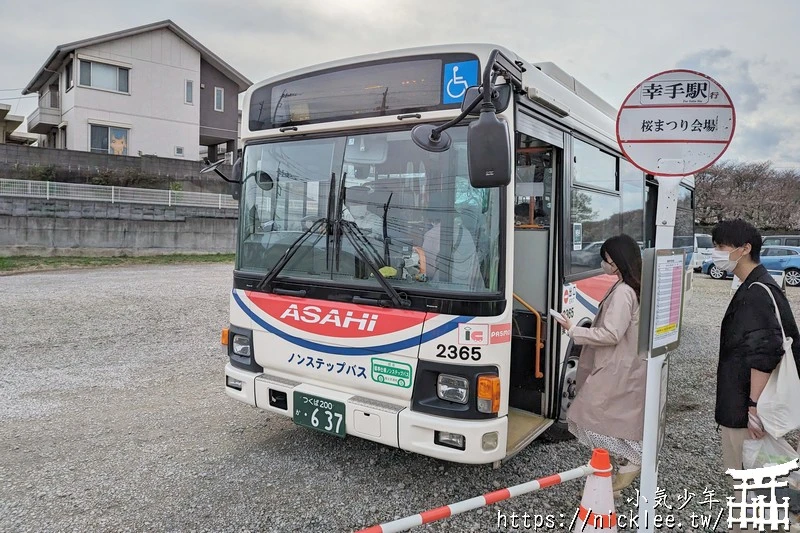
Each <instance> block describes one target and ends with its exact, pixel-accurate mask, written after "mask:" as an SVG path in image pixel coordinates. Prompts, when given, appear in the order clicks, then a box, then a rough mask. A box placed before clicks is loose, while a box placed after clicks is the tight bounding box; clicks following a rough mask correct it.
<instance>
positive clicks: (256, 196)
mask: <svg viewBox="0 0 800 533" xmlns="http://www.w3.org/2000/svg"><path fill="white" fill-rule="evenodd" d="M449 133H450V135H451V136H452V138H453V144H452V146H451V147H450V149H449V150H447V151H446V152H442V153H431V152H426V151H424V150H422V149H421V148H419V147H417V146H416V145H415V144H414V143H413V141H412V140H411V134H410V131H395V132H390V133H369V134H364V135H351V136H337V137H328V138H323V139H302V140H289V141H280V142H271V143H264V144H251V145H248V146H247V147H246V148H245V152H244V157H243V162H244V164H243V177H244V179H243V185H242V204H241V207H242V212H241V216H240V229H239V248H238V253H237V268H238V269H239V270H241V271H245V272H253V273H259V274H265V273H267V272H269V270H270V269H271V268H272V267H273V266H274V265H275V264H276V263H277V262H278V261H279V260H280V258H281V256H282V255H283V253H284V252H285V251H286V249H287V248H288V247H290V246H291V245H292V244H293V242H294V241H296V240H297V239H298V237H300V236H301V235H302V234H303V232H304V231H305V230H307V229H308V228H309V227H311V226H312V225H313V224H314V222H315V221H318V220H320V219H321V218H326V217H329V220H330V221H331V222H333V221H335V220H337V219H340V220H342V221H344V224H346V225H348V226H349V228H352V231H349V232H343V233H345V236H344V237H343V236H342V235H341V234H339V235H334V234H332V233H334V232H330V231H329V230H330V229H331V228H334V227H335V224H329V225H324V224H323V225H321V226H320V229H319V230H316V231H315V232H314V234H313V235H312V236H310V237H309V238H307V239H305V240H304V241H303V243H302V246H301V247H300V248H299V249H298V250H297V252H296V253H295V254H294V255H293V256H292V258H291V259H290V260H289V262H288V263H287V264H286V265H285V267H284V268H283V269H282V270H281V272H280V274H279V277H288V278H292V279H300V280H302V279H308V280H329V281H332V282H335V283H342V284H356V285H363V286H365V287H373V286H377V285H378V281H377V280H376V279H375V277H374V274H373V273H372V270H371V268H369V267H368V265H367V264H366V262H367V261H369V262H371V263H373V265H374V266H375V267H376V268H378V269H380V273H381V274H383V275H384V277H386V279H387V280H388V281H389V283H391V284H392V285H393V286H394V287H395V288H397V290H399V291H413V290H414V289H415V288H419V289H436V290H441V291H453V292H472V293H475V292H477V293H487V294H488V293H496V292H497V291H498V290H499V287H500V280H499V277H500V275H501V274H500V258H499V243H500V222H501V221H500V210H499V205H500V194H499V189H480V190H479V189H474V188H472V187H471V186H470V184H469V177H468V173H467V141H466V128H465V127H456V128H452V129H451V130H449ZM326 228H327V230H326ZM354 241H355V242H354ZM357 247H358V248H361V250H357Z"/></svg>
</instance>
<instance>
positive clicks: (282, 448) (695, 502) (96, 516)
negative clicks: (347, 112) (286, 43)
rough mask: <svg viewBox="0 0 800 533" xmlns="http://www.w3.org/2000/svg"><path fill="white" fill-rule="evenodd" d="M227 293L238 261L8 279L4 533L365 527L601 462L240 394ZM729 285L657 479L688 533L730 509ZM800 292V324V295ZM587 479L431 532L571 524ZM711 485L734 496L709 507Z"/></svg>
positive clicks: (701, 298) (710, 304)
mask: <svg viewBox="0 0 800 533" xmlns="http://www.w3.org/2000/svg"><path fill="white" fill-rule="evenodd" d="M230 283H231V267H230V266H229V265H196V266H170V267H153V266H143V267H134V268H109V269H95V270H86V271H67V272H50V273H39V274H27V275H22V276H8V277H0V308H1V309H2V312H1V313H2V314H0V336H1V337H2V338H3V339H4V340H5V342H4V343H3V347H2V348H0V361H2V364H3V369H4V371H3V373H2V376H0V443H2V444H0V459H1V460H0V530H2V531H86V530H93V531H94V530H114V531H119V530H123V531H128V530H137V531H141V530H157V531H161V530H168V531H190V530H197V531H201V530H202V531H245V530H249V531H281V532H282V531H304V532H306V531H320V532H328V531H354V530H357V529H360V528H361V527H365V526H369V525H372V524H374V523H376V522H382V521H387V520H392V519H395V518H400V517H402V516H406V515H409V514H414V513H417V512H420V511H424V510H427V509H430V508H432V507H436V506H439V505H444V504H447V503H452V502H455V501H458V500H462V499H466V498H470V497H473V496H477V495H479V494H482V493H484V492H487V491H490V490H495V489H497V488H501V487H506V486H509V485H514V484H518V483H523V482H526V481H529V480H531V479H534V478H537V477H541V476H545V475H549V474H551V473H553V472H557V471H560V470H567V469H569V468H573V467H575V466H577V465H579V464H580V463H583V462H585V461H586V460H588V457H589V455H588V452H587V450H586V449H584V448H582V447H581V446H580V445H579V444H577V443H576V442H575V441H574V440H573V441H568V442H561V443H549V442H545V441H537V442H535V443H534V444H533V445H531V446H530V447H529V448H528V449H526V450H525V451H523V452H522V453H521V454H519V455H518V456H517V457H515V458H514V459H512V460H511V461H510V462H508V463H506V464H505V465H504V466H503V467H502V468H501V469H500V470H492V469H491V468H489V467H488V466H463V465H457V464H451V463H446V462H442V461H438V460H434V459H430V458H426V457H422V456H419V455H414V454H408V453H406V452H403V451H400V450H396V449H393V448H388V447H385V446H382V445H378V444H374V443H372V442H369V441H364V440H360V439H357V438H348V439H346V441H344V442H342V441H340V440H339V439H336V438H332V437H328V436H326V435H323V434H321V433H317V432H314V431H312V430H307V429H302V428H299V427H296V426H295V425H293V424H292V422H291V421H290V420H288V419H285V418H282V417H276V416H272V415H267V414H265V413H264V412H261V411H259V410H257V409H252V408H248V407H247V406H245V405H242V404H240V403H238V402H236V401H234V400H231V399H229V398H227V397H226V396H225V394H224V392H223V381H222V379H223V366H224V364H225V357H224V354H223V352H222V349H221V347H220V345H219V330H220V328H221V327H223V326H225V324H226V321H227V316H228V294H229V288H230ZM729 286H730V284H729V282H715V281H712V280H710V279H708V278H707V277H706V276H702V275H696V276H695V296H694V301H693V302H692V303H691V305H690V306H689V307H688V310H687V316H686V321H685V329H684V337H683V344H682V348H681V349H680V351H679V352H677V353H676V354H675V355H674V359H673V364H672V366H671V376H670V389H669V390H670V394H669V406H668V434H667V437H666V441H665V445H664V449H663V455H662V458H661V461H662V466H661V475H660V483H659V484H660V485H661V486H662V487H663V488H664V489H665V493H666V497H667V503H668V504H669V505H671V506H672V507H673V509H672V510H669V509H665V508H663V507H662V508H661V509H660V510H661V511H662V512H663V513H664V514H665V515H670V514H671V515H672V516H674V518H675V522H676V523H681V524H682V529H683V530H686V531H712V530H713V528H711V527H701V526H698V527H692V519H691V515H692V514H693V513H694V514H695V515H696V516H697V517H698V519H699V518H702V517H710V518H711V520H712V523H713V520H714V519H716V516H717V514H718V513H719V512H720V510H721V509H723V507H724V505H725V503H724V502H725V499H724V497H725V495H726V490H727V489H726V481H725V475H724V474H723V469H722V463H721V459H720V445H719V438H718V435H717V433H716V426H715V424H714V421H713V394H714V376H715V360H716V349H717V343H718V335H719V323H720V321H721V319H722V315H723V313H724V310H725V307H726V305H727V301H728V288H729ZM789 294H790V299H791V301H792V304H793V306H794V309H795V313H796V316H798V317H800V290H798V289H794V290H793V289H789ZM582 487H583V482H582V481H574V482H570V483H567V484H564V485H561V486H556V487H553V488H550V489H547V490H545V491H542V492H538V493H535V494H530V495H526V496H522V497H519V498H515V499H512V500H509V501H506V502H501V503H498V504H495V505H494V506H492V507H490V508H486V509H483V510H478V511H472V512H470V513H466V514H463V515H459V516H456V517H452V518H449V519H446V520H443V521H441V522H438V523H435V524H431V525H429V526H426V527H423V528H419V529H420V530H426V531H498V530H501V531H512V530H520V531H524V530H526V528H525V527H523V524H522V523H520V524H518V525H519V526H520V527H519V528H516V529H515V528H512V527H511V525H512V522H511V520H512V516H511V515H512V513H517V514H518V515H521V514H523V513H528V514H529V515H535V514H540V515H544V514H552V515H554V519H555V520H554V521H555V524H556V525H555V527H551V528H546V527H544V528H543V527H539V528H538V530H540V531H548V530H549V531H564V530H566V528H565V527H559V523H560V522H562V521H564V522H569V520H570V518H571V516H572V514H573V513H574V512H575V509H576V506H577V504H578V503H579V500H580V491H581V489H582ZM635 487H636V485H634V486H633V487H631V488H629V489H627V490H626V491H625V492H624V494H623V496H624V498H634V497H635V495H636V492H635ZM684 491H688V492H689V493H694V497H693V498H691V499H690V501H689V502H688V503H687V502H686V501H681V500H679V499H678V498H679V497H680V498H684V499H685V498H686V493H685V492H684ZM704 491H713V493H714V494H713V499H715V500H720V501H721V502H722V503H713V504H710V505H709V504H706V505H701V502H702V501H703V500H704V499H708V498H707V496H708V494H709V492H706V495H704ZM679 506H684V508H683V509H682V510H678V509H677V507H679ZM632 511H634V509H633V506H632V504H628V503H626V502H624V501H623V502H622V504H621V506H620V507H619V508H618V512H620V513H626V514H627V513H629V512H632ZM498 513H501V514H503V515H504V517H505V520H506V524H507V526H508V527H500V528H498V517H499V515H498ZM559 515H564V518H561V517H560V516H559ZM725 516H726V515H724V514H723V519H724V518H725ZM501 521H502V520H501ZM530 525H531V526H532V524H530ZM724 529H725V528H724V520H723V521H722V522H721V524H720V526H719V527H718V528H717V529H716V530H717V531H723V530H724ZM530 530H533V528H532V527H531V528H530Z"/></svg>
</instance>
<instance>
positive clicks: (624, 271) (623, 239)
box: [600, 233, 642, 300]
mask: <svg viewBox="0 0 800 533" xmlns="http://www.w3.org/2000/svg"><path fill="white" fill-rule="evenodd" d="M606 256H608V257H610V258H611V260H612V261H614V265H616V267H617V268H618V269H619V272H620V274H621V275H622V281H624V282H625V283H627V284H628V286H630V287H631V288H632V289H633V290H634V291H635V292H636V299H637V300H638V299H639V295H640V293H641V291H642V251H641V249H640V248H639V244H638V243H637V242H636V241H635V240H633V237H631V236H630V235H625V234H624V233H623V234H622V235H618V236H616V237H611V238H610V239H608V240H607V241H606V242H604V243H603V245H602V246H601V247H600V257H601V258H602V259H603V261H605V259H606Z"/></svg>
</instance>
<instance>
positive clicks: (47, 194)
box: [46, 181, 50, 200]
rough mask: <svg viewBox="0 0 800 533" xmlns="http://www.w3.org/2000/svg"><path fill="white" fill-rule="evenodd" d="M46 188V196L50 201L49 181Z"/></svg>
mask: <svg viewBox="0 0 800 533" xmlns="http://www.w3.org/2000/svg"><path fill="white" fill-rule="evenodd" d="M46 188H47V193H46V196H47V199H48V200H49V199H50V182H49V181H48V182H47V185H46Z"/></svg>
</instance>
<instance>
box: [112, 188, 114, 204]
mask: <svg viewBox="0 0 800 533" xmlns="http://www.w3.org/2000/svg"><path fill="white" fill-rule="evenodd" d="M111 203H112V204H113V203H114V186H113V185H112V186H111Z"/></svg>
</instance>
